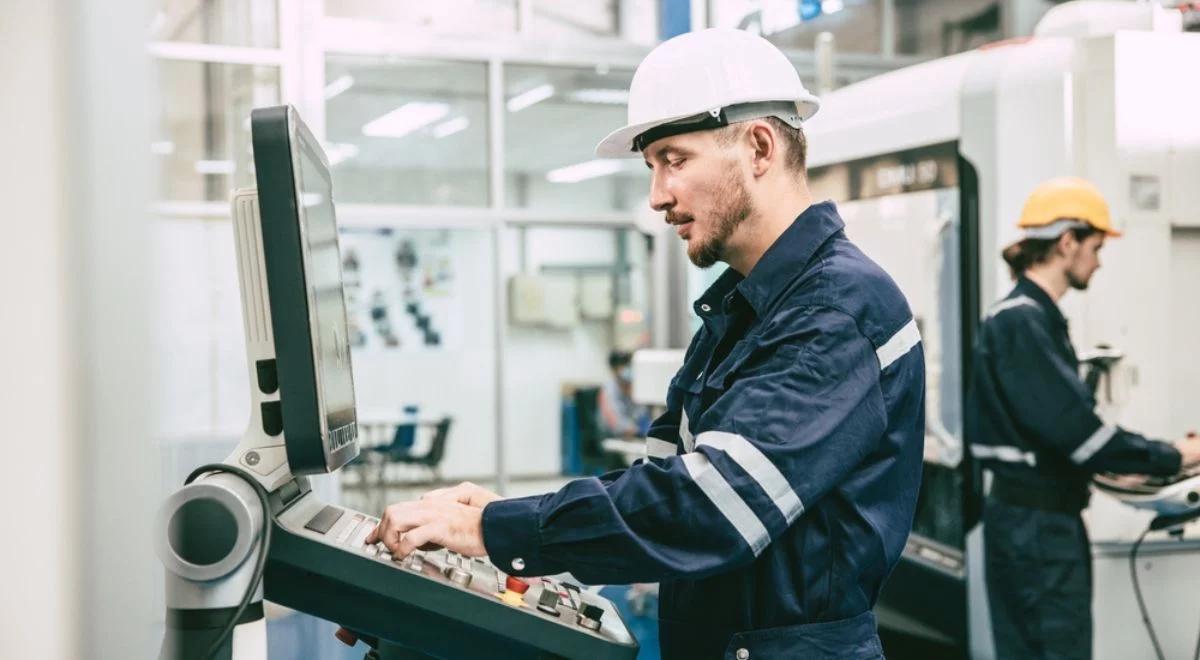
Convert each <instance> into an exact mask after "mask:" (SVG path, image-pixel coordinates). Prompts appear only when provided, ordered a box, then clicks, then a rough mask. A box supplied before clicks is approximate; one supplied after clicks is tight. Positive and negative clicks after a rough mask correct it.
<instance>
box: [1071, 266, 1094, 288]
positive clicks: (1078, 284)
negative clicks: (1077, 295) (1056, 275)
mask: <svg viewBox="0 0 1200 660" xmlns="http://www.w3.org/2000/svg"><path fill="white" fill-rule="evenodd" d="M1090 279H1091V278H1090V277H1087V278H1079V277H1076V276H1075V274H1074V273H1072V272H1071V271H1069V270H1068V271H1067V284H1069V285H1071V288H1072V289H1075V290H1076V291H1086V290H1087V288H1088V281H1089V280H1090Z"/></svg>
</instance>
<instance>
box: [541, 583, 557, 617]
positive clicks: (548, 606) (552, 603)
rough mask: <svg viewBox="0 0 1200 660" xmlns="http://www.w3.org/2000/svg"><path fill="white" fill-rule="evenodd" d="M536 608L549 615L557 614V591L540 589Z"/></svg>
mask: <svg viewBox="0 0 1200 660" xmlns="http://www.w3.org/2000/svg"><path fill="white" fill-rule="evenodd" d="M537 608H538V609H539V610H541V611H543V612H545V613H546V614H549V615H550V616H558V593H557V592H555V591H552V590H551V589H549V588H545V589H542V595H540V596H538V604H537Z"/></svg>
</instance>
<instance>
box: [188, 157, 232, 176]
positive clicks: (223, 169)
mask: <svg viewBox="0 0 1200 660" xmlns="http://www.w3.org/2000/svg"><path fill="white" fill-rule="evenodd" d="M236 171H237V165H235V164H234V162H233V161H232V160H198V161H196V174H233V173H234V172H236Z"/></svg>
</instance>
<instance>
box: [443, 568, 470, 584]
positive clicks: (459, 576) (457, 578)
mask: <svg viewBox="0 0 1200 660" xmlns="http://www.w3.org/2000/svg"><path fill="white" fill-rule="evenodd" d="M446 577H447V578H448V579H449V580H450V581H451V582H453V583H454V584H457V585H458V586H460V587H466V586H467V585H469V584H471V571H468V570H467V569H465V568H462V567H461V566H453V567H451V568H449V569H447V570H446Z"/></svg>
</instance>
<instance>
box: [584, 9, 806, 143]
mask: <svg viewBox="0 0 1200 660" xmlns="http://www.w3.org/2000/svg"><path fill="white" fill-rule="evenodd" d="M818 107H820V101H819V100H818V99H817V97H816V96H813V94H812V93H810V92H809V91H808V90H807V89H805V88H804V84H803V83H801V82H800V75H799V74H797V73H796V68H795V67H793V66H792V63H791V62H790V61H788V58H787V56H786V55H784V54H783V53H782V52H781V51H780V50H779V49H778V48H776V47H775V46H774V45H773V44H771V42H769V41H767V40H766V39H763V38H762V37H760V36H758V35H755V34H751V33H749V32H746V31H744V30H734V29H730V28H711V29H708V30H702V31H700V32H689V33H687V34H682V35H679V36H678V37H675V38H673V39H669V40H667V41H664V42H663V43H661V44H659V45H658V47H657V48H655V49H654V50H653V51H651V52H650V54H649V55H647V56H646V59H644V60H642V63H641V64H640V65H638V68H637V71H636V72H634V74H633V83H632V84H630V86H629V124H628V125H627V126H624V127H623V128H620V129H617V130H616V131H613V132H612V133H610V134H609V135H608V137H606V138H604V139H603V140H601V142H600V144H599V145H597V146H596V155H597V156H600V157H605V158H621V157H633V156H636V155H638V153H639V152H640V151H641V148H642V147H644V146H645V145H646V144H649V143H650V142H653V141H654V140H656V139H660V138H663V137H667V136H668V135H678V134H680V133H685V132H689V131H694V130H703V129H709V128H719V127H720V126H725V125H727V124H731V123H734V122H737V121H746V120H749V119H756V118H759V117H767V116H775V117H779V118H780V119H783V120H784V121H786V122H788V123H789V124H791V125H792V126H794V127H797V128H799V126H800V122H802V121H805V120H807V119H808V118H809V117H811V116H813V114H814V113H816V111H817V108H818ZM683 120H687V121H683ZM668 125H670V126H668ZM659 127H661V128H659ZM652 129H659V130H658V131H654V132H653V133H652V134H651V135H646V136H645V137H643V139H642V140H637V138H638V137H639V136H643V134H645V133H646V132H647V131H651V130H652ZM649 138H652V139H649Z"/></svg>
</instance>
